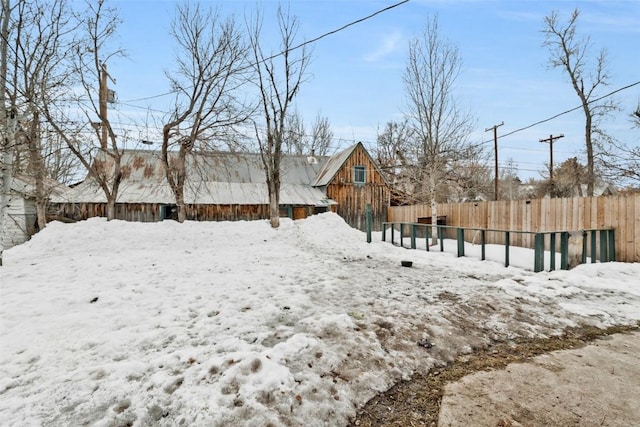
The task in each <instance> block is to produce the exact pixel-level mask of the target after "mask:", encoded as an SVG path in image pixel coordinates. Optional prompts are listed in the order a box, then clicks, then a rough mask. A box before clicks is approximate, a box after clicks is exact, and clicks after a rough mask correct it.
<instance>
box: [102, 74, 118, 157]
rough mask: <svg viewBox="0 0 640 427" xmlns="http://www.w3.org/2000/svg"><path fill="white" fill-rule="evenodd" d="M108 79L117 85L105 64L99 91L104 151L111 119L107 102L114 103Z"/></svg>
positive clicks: (107, 142)
mask: <svg viewBox="0 0 640 427" xmlns="http://www.w3.org/2000/svg"><path fill="white" fill-rule="evenodd" d="M107 78H109V79H110V80H111V81H112V82H113V83H114V84H115V82H116V80H115V79H114V78H113V77H111V76H110V75H109V73H108V72H107V64H106V63H104V62H103V63H102V67H101V70H100V87H99V90H98V97H99V101H100V132H101V134H100V147H102V149H103V150H106V149H107V146H108V144H109V129H108V123H109V119H108V117H107V114H108V109H107V102H109V103H113V100H112V99H110V98H109V87H108V86H107Z"/></svg>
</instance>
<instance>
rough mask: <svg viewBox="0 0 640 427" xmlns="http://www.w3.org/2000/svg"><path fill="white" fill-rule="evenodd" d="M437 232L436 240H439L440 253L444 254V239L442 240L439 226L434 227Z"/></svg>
mask: <svg viewBox="0 0 640 427" xmlns="http://www.w3.org/2000/svg"><path fill="white" fill-rule="evenodd" d="M435 227H436V228H437V230H438V240H440V252H444V239H443V238H442V227H440V226H439V225H436V226H435Z"/></svg>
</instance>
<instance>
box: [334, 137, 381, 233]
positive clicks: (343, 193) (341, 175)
mask: <svg viewBox="0 0 640 427" xmlns="http://www.w3.org/2000/svg"><path fill="white" fill-rule="evenodd" d="M355 166H365V167H366V171H365V174H366V182H365V183H364V184H356V183H354V167H355ZM390 194H391V193H390V190H389V187H388V186H387V184H386V182H385V180H384V178H383V177H382V175H381V174H380V172H378V169H377V168H376V167H375V165H374V163H373V162H372V161H371V158H370V157H369V155H368V154H367V153H366V151H365V150H364V148H363V147H362V146H358V147H357V148H356V149H355V150H354V151H353V153H351V156H349V158H348V159H347V160H346V161H345V162H344V164H343V165H342V167H341V168H340V170H339V171H338V172H337V173H336V174H335V176H334V177H333V179H332V180H331V182H330V183H329V185H328V186H327V197H329V198H330V199H333V200H335V201H336V202H338V206H337V210H336V212H337V213H338V215H340V216H341V217H342V218H344V220H345V221H346V222H347V223H348V224H349V225H351V226H352V227H354V228H357V229H360V230H364V229H365V226H366V224H365V206H366V205H367V204H371V210H372V214H373V215H372V219H373V221H372V226H373V229H374V230H382V223H383V222H384V221H386V218H387V208H388V207H389V200H390V197H391V196H390Z"/></svg>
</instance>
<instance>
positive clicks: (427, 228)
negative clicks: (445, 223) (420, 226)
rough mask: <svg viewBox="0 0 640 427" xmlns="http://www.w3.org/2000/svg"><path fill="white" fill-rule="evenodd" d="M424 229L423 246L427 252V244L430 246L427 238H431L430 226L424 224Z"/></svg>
mask: <svg viewBox="0 0 640 427" xmlns="http://www.w3.org/2000/svg"><path fill="white" fill-rule="evenodd" d="M424 229H425V232H424V234H425V238H424V244H425V247H426V248H427V252H429V246H430V245H429V239H431V231H432V230H431V227H429V226H428V225H425V226H424Z"/></svg>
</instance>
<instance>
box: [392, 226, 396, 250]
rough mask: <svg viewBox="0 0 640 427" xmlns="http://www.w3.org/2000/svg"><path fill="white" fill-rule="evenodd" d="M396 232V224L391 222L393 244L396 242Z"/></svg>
mask: <svg viewBox="0 0 640 427" xmlns="http://www.w3.org/2000/svg"><path fill="white" fill-rule="evenodd" d="M395 233H396V224H395V223H393V222H392V223H391V244H392V245H395V244H396V239H395Z"/></svg>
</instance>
